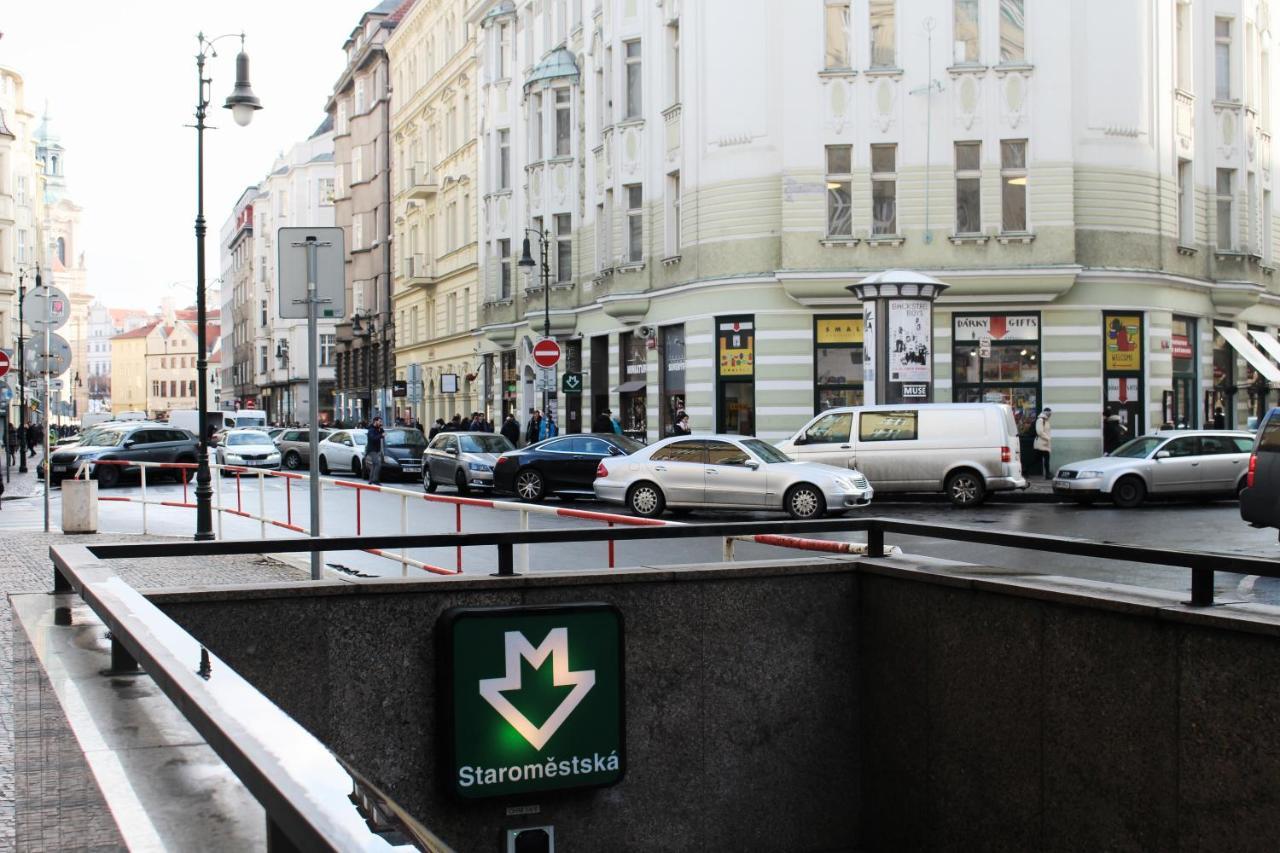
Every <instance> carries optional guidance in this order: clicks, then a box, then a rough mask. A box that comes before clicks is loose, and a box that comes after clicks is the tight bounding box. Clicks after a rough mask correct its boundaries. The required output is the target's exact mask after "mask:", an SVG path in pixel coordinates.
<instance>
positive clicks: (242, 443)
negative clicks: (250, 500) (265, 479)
mask: <svg viewBox="0 0 1280 853" xmlns="http://www.w3.org/2000/svg"><path fill="white" fill-rule="evenodd" d="M214 459H215V461H216V462H217V463H218V464H219V465H238V466H241V467H243V468H269V469H279V468H280V450H279V448H277V447H276V446H275V443H274V442H272V441H271V438H270V437H269V436H268V435H267V434H266V433H265V432H263V431H262V430H260V429H233V430H228V431H227V432H226V433H225V434H224V435H223V437H222V439H221V440H220V441H219V442H218V447H217V449H216V451H215V455H214ZM222 473H223V474H224V475H225V474H227V473H228V472H227V471H225V470H224V471H223V472H222Z"/></svg>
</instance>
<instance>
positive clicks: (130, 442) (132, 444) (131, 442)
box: [124, 438, 138, 448]
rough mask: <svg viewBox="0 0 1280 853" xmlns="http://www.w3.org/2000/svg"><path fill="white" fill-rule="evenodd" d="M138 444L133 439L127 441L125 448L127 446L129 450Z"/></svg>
mask: <svg viewBox="0 0 1280 853" xmlns="http://www.w3.org/2000/svg"><path fill="white" fill-rule="evenodd" d="M137 443H138V442H136V441H134V440H133V439H132V438H130V439H127V440H126V441H125V443H124V446H125V447H126V448H129V447H133V446H134V445H135V444H137Z"/></svg>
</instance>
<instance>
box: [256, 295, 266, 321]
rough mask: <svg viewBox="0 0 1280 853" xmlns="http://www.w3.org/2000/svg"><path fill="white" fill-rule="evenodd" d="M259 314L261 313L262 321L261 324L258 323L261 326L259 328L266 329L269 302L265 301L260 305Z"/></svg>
mask: <svg viewBox="0 0 1280 853" xmlns="http://www.w3.org/2000/svg"><path fill="white" fill-rule="evenodd" d="M259 312H260V318H261V319H260V322H259V323H258V325H259V326H262V327H264V328H265V327H266V325H267V300H265V299H263V300H262V301H261V302H260V304H259Z"/></svg>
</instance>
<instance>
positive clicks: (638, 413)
mask: <svg viewBox="0 0 1280 853" xmlns="http://www.w3.org/2000/svg"><path fill="white" fill-rule="evenodd" d="M646 344H647V340H646V339H645V338H643V337H641V336H640V335H637V334H635V333H634V332H623V333H622V334H620V335H618V345H619V349H620V350H621V353H622V364H621V365H619V366H620V367H621V376H620V382H619V383H618V406H619V408H620V409H621V412H620V413H619V420H620V421H621V423H622V433H623V435H627V436H629V437H631V438H634V439H637V440H640V441H643V440H644V439H645V436H646V433H647V425H646V414H647V412H646V410H647V396H646V390H647V385H648V380H647V371H648V354H647V353H646V351H645V350H646Z"/></svg>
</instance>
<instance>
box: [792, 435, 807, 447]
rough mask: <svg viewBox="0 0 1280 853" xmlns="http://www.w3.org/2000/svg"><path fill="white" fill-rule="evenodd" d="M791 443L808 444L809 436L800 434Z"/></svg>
mask: <svg viewBox="0 0 1280 853" xmlns="http://www.w3.org/2000/svg"><path fill="white" fill-rule="evenodd" d="M791 443H792V444H808V443H809V436H808V435H807V434H805V433H803V432H802V433H800V434H799V435H797V436H796V437H795V439H794V440H793V441H792V442H791Z"/></svg>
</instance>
